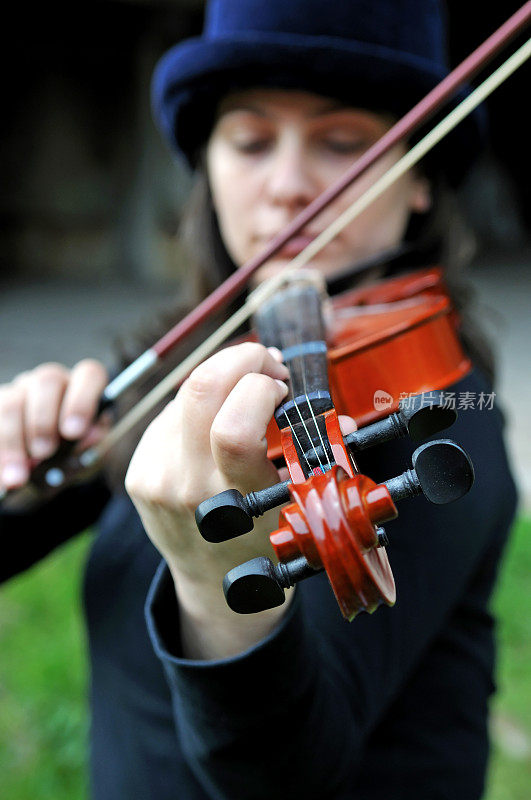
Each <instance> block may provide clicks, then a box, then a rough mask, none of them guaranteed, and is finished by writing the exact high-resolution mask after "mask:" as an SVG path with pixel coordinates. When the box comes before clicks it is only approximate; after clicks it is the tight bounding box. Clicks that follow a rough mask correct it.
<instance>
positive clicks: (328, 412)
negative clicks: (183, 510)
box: [196, 268, 474, 620]
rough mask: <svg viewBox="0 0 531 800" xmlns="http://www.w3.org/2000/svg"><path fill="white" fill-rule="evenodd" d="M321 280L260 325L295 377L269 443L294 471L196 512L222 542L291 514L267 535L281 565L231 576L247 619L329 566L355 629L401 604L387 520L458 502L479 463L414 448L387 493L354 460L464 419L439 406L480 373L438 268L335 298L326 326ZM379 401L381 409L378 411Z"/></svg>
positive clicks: (259, 333)
mask: <svg viewBox="0 0 531 800" xmlns="http://www.w3.org/2000/svg"><path fill="white" fill-rule="evenodd" d="M318 278H319V276H316V275H315V274H314V275H310V274H302V275H298V276H297V277H296V278H294V279H293V281H292V282H291V283H290V285H289V286H288V287H287V288H286V289H284V291H282V292H280V293H277V294H276V295H275V296H274V297H273V298H272V299H271V300H270V301H269V302H268V303H266V304H264V305H263V306H262V307H261V308H260V310H259V312H258V313H257V315H256V317H255V325H256V333H255V334H254V337H253V338H256V339H258V340H259V341H261V342H262V344H264V345H265V346H267V347H278V348H279V349H280V350H281V352H282V355H283V360H284V363H285V364H286V365H287V366H288V368H289V371H290V379H289V383H288V386H289V394H288V397H287V398H286V399H285V400H284V401H283V402H282V404H281V405H280V406H279V407H278V408H277V410H276V412H275V417H274V420H273V421H272V423H271V424H270V426H269V429H268V435H267V439H268V456H269V457H270V458H271V459H273V460H274V461H275V463H276V464H277V466H280V465H281V464H282V465H283V464H285V465H286V466H287V468H288V471H289V475H290V480H286V481H284V482H282V483H279V484H277V485H275V486H272V487H269V488H267V489H264V490H262V491H257V492H252V493H250V494H248V495H245V496H242V495H241V493H240V492H238V491H237V490H236V489H231V490H226V491H224V492H221V493H219V494H218V495H215V496H214V497H212V498H209V499H208V500H205V501H204V502H203V503H201V504H200V505H199V506H198V508H197V510H196V522H197V525H198V528H199V531H200V532H201V534H202V536H203V537H204V538H205V539H206V540H207V541H210V542H221V541H226V540H227V539H231V538H234V537H235V536H239V535H242V534H244V533H248V532H249V531H251V530H252V528H253V518H254V517H258V516H260V515H262V514H263V513H264V512H265V511H268V510H270V509H272V508H275V507H277V506H280V505H283V504H286V503H287V504H288V505H285V506H284V508H282V510H281V511H280V516H279V526H278V529H277V530H276V531H274V532H272V533H271V536H270V541H271V545H272V547H273V550H274V552H275V554H276V556H277V558H278V563H277V564H273V562H272V561H271V559H269V558H266V557H260V558H255V559H252V560H251V561H249V562H247V563H245V564H242V565H240V566H237V567H235V568H234V569H233V570H231V571H230V572H229V573H228V574H227V575H226V577H225V580H224V583H223V588H224V592H225V597H226V600H227V603H228V604H229V606H230V607H231V608H232V609H233V610H234V611H236V612H238V613H253V612H257V611H263V610H265V609H267V608H273V607H274V606H278V605H280V604H282V603H283V602H284V597H285V596H284V589H285V588H288V587H289V586H293V585H294V584H295V583H297V582H298V581H299V580H302V579H304V578H307V577H310V576H311V575H315V574H316V573H317V572H320V571H322V570H326V573H327V575H328V578H329V581H330V584H331V586H332V589H333V591H334V594H335V596H336V599H337V602H338V605H339V607H340V610H341V613H342V614H343V616H344V617H345V618H346V619H348V620H352V619H353V618H354V617H355V616H356V615H357V614H358V613H359V612H360V611H368V612H370V613H372V612H373V611H374V610H375V609H376V608H377V607H378V606H379V605H381V604H382V603H385V604H386V605H393V603H394V602H395V597H396V592H395V584H394V580H393V574H392V571H391V567H390V565H389V561H388V559H387V555H386V552H385V546H386V544H387V543H388V540H387V536H386V533H385V531H384V529H383V527H382V524H383V523H384V522H386V521H388V520H391V519H393V518H394V517H396V516H397V509H396V505H395V502H397V501H399V500H403V499H405V498H407V497H412V496H414V495H415V494H420V493H423V494H424V495H425V497H427V499H428V500H430V501H431V502H433V503H436V504H441V503H446V502H452V501H454V500H457V499H458V498H460V497H462V496H463V495H464V494H466V492H468V491H469V489H470V488H471V486H472V483H473V480H474V469H473V466H472V462H471V461H470V458H469V457H468V455H467V454H466V452H465V451H464V450H463V449H462V448H461V447H459V446H458V445H457V444H455V443H454V442H452V441H450V440H447V439H445V440H439V441H431V442H429V443H427V444H423V445H421V446H420V447H418V448H417V450H416V451H415V453H414V454H413V464H412V469H407V470H406V471H405V472H404V473H403V474H402V475H400V476H397V477H395V478H392V479H390V480H388V481H386V482H385V483H383V484H376V483H375V482H374V481H373V480H371V478H370V477H368V476H366V475H363V474H361V473H360V471H359V469H358V467H357V464H356V453H357V452H358V451H360V450H362V449H365V448H367V447H371V446H373V445H376V444H379V443H381V442H384V441H389V440H392V439H395V438H398V437H401V436H404V435H409V436H410V437H411V438H412V439H413V440H415V441H420V440H422V439H425V438H427V437H428V436H431V435H433V434H434V433H437V432H438V431H440V430H443V429H444V428H447V427H449V425H451V424H452V423H453V422H454V421H455V419H456V417H457V414H456V412H455V411H454V410H452V409H449V408H446V407H445V405H444V402H443V401H442V400H440V399H439V400H437V398H435V400H434V399H433V396H432V395H434V394H435V392H434V391H433V390H441V389H444V388H446V387H447V386H450V385H451V384H453V383H455V382H456V381H457V380H459V379H460V378H462V377H464V376H465V375H466V374H467V373H468V371H469V370H470V368H471V365H470V361H469V359H468V358H467V357H466V355H465V354H464V353H463V350H462V348H461V345H460V342H459V338H458V319H457V315H456V314H455V312H454V310H453V308H452V305H451V302H450V299H449V297H448V294H447V292H446V290H445V288H444V284H443V281H442V272H441V270H440V269H438V268H432V269H427V270H423V271H421V272H419V273H413V274H411V275H406V276H402V277H399V278H394V279H391V280H387V281H384V282H382V283H380V284H377V285H375V286H372V287H370V288H364V289H357V290H354V291H351V292H347V293H346V294H344V295H341V296H340V297H338V298H335V300H334V301H333V303H332V308H330V309H328V320H327V313H326V303H325V304H324V305H323V300H322V296H321V291H320V290H319V288H317V287H316V285H315V283H316V279H317V280H318ZM327 322H328V325H327ZM382 395H383V396H384V397H385V398H386V405H385V407H384V410H382V408H381V406H380V405H379V404H378V403H377V402H375V398H379V397H381V396H382ZM400 397H402V398H403V399H402V401H400V400H399V399H398V398H400ZM389 411H391V412H392V413H390V414H389ZM340 413H343V414H348V415H349V416H351V417H354V419H355V420H356V422H357V423H358V426H359V427H358V430H357V431H355V432H354V433H353V434H349V435H347V436H343V435H342V433H341V430H340V426H339V419H338V414H340Z"/></svg>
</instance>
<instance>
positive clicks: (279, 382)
mask: <svg viewBox="0 0 531 800" xmlns="http://www.w3.org/2000/svg"><path fill="white" fill-rule="evenodd" d="M275 383H277V384H278V385H279V386H280V388H281V389H282V397H285V396H286V395H287V393H288V391H289V389H288V387H287V385H286V384H285V383H284V381H279V380H278V379H277V378H275Z"/></svg>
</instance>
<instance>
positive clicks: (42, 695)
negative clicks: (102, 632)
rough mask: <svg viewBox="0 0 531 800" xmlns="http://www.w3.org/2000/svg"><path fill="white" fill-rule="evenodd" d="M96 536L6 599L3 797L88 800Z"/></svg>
mask: <svg viewBox="0 0 531 800" xmlns="http://www.w3.org/2000/svg"><path fill="white" fill-rule="evenodd" d="M89 544H90V535H89V534H84V535H83V536H80V537H78V538H77V540H75V541H73V542H71V543H69V544H68V545H66V546H64V547H62V548H60V549H59V550H58V551H57V552H56V553H54V554H53V555H52V556H50V557H49V558H48V559H46V560H45V561H43V562H42V563H41V564H39V565H38V566H36V567H34V568H33V569H31V570H30V571H29V572H27V573H26V574H23V575H20V576H19V577H17V578H15V579H13V580H12V581H10V582H9V583H8V584H6V585H5V586H4V587H3V588H2V590H1V591H0V776H1V777H0V786H1V788H0V795H1V796H2V797H3V798H6V800H30V798H31V800H82V798H85V797H86V796H87V779H86V773H87V769H86V750H87V748H86V740H87V727H88V726H87V716H88V715H87V703H86V687H87V665H86V658H85V638H84V631H83V621H82V615H81V607H80V602H81V601H80V580H81V574H82V564H83V562H84V560H85V556H86V551H87V549H88V546H89Z"/></svg>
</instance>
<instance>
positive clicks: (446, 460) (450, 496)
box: [385, 439, 474, 505]
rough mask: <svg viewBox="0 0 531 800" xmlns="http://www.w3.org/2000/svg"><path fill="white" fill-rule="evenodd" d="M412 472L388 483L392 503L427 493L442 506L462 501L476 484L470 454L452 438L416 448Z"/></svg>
mask: <svg viewBox="0 0 531 800" xmlns="http://www.w3.org/2000/svg"><path fill="white" fill-rule="evenodd" d="M412 463H413V469H408V470H406V471H405V472H403V473H402V475H398V476H397V477H396V478H390V479H389V480H388V481H385V486H387V489H388V491H389V494H390V495H391V497H392V499H393V502H395V503H396V502H397V501H398V500H405V499H406V498H408V497H414V496H415V495H417V494H421V492H422V493H423V494H424V496H425V497H426V499H427V500H429V501H430V503H434V504H435V505H443V504H444V503H452V502H453V501H454V500H459V498H460V497H463V496H464V495H465V494H466V493H467V492H468V491H469V490H470V488H471V487H472V484H473V483H474V467H473V465H472V461H471V460H470V457H469V455H468V454H467V453H466V452H465V450H463V448H462V447H460V446H459V445H458V444H456V443H455V442H452V441H451V440H450V439H438V440H437V441H436V442H427V443H426V444H423V445H421V446H420V447H417V449H416V450H415V452H414V453H413V456H412Z"/></svg>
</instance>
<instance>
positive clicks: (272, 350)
mask: <svg viewBox="0 0 531 800" xmlns="http://www.w3.org/2000/svg"><path fill="white" fill-rule="evenodd" d="M267 352H268V353H270V354H271V355H272V356H273V358H274V359H275V361H278V362H280V363H281V364H282V352H281V351H280V350H279V349H278V347H268V348H267Z"/></svg>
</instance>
